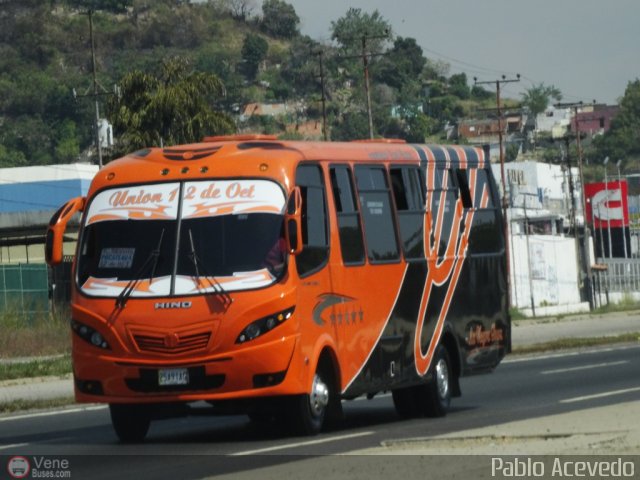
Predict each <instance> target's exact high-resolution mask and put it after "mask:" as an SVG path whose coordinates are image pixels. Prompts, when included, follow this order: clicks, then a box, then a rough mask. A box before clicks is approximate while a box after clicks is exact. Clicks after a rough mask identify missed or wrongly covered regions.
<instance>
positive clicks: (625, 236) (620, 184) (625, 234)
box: [616, 158, 627, 259]
mask: <svg viewBox="0 0 640 480" xmlns="http://www.w3.org/2000/svg"><path fill="white" fill-rule="evenodd" d="M621 164H622V159H621V158H620V159H618V161H617V162H616V168H617V169H618V190H619V191H620V199H621V200H622V202H623V206H624V197H623V196H622V180H621V175H620V165H621ZM622 245H623V248H624V258H625V259H626V258H627V227H625V225H624V215H623V218H622Z"/></svg>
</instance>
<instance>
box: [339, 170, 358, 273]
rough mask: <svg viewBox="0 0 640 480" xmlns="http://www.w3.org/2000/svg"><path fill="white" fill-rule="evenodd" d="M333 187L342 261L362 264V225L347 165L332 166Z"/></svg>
mask: <svg viewBox="0 0 640 480" xmlns="http://www.w3.org/2000/svg"><path fill="white" fill-rule="evenodd" d="M331 189H332V191H333V199H334V202H335V205H336V214H337V217H338V228H339V234H340V249H341V251H342V261H343V262H344V263H345V264H347V265H348V264H352V265H353V264H362V263H364V245H363V243H362V227H361V225H360V214H359V212H358V204H357V202H356V199H355V195H354V191H353V181H352V178H351V170H350V169H349V167H347V166H346V165H345V166H336V167H332V168H331Z"/></svg>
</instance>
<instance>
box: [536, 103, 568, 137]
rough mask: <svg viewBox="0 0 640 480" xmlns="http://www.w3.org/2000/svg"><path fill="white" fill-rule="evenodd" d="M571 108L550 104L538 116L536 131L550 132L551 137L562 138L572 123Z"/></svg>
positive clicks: (538, 132)
mask: <svg viewBox="0 0 640 480" xmlns="http://www.w3.org/2000/svg"><path fill="white" fill-rule="evenodd" d="M571 117H572V113H571V109H570V108H556V107H554V106H549V107H548V108H547V109H546V110H545V111H544V112H542V113H539V114H538V115H537V116H536V133H537V134H540V133H542V134H545V133H546V134H549V135H551V138H562V137H564V136H565V135H566V134H567V132H568V131H569V126H570V125H571Z"/></svg>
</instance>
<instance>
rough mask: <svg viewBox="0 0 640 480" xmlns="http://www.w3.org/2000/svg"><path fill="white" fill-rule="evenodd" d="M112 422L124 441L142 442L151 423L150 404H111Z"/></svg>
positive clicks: (117, 433)
mask: <svg viewBox="0 0 640 480" xmlns="http://www.w3.org/2000/svg"><path fill="white" fill-rule="evenodd" d="M109 413H110V414H111V424H112V425H113V429H114V430H115V432H116V435H117V436H118V438H119V439H120V441H121V442H122V443H138V442H142V441H143V440H144V438H145V437H146V436H147V432H148V431H149V426H150V425H151V416H150V415H149V408H148V405H140V404H120V403H111V404H109Z"/></svg>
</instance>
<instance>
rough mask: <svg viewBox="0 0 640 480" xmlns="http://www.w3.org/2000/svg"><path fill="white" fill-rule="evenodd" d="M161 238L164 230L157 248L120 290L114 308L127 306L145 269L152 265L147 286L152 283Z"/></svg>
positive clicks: (161, 234) (158, 256)
mask: <svg viewBox="0 0 640 480" xmlns="http://www.w3.org/2000/svg"><path fill="white" fill-rule="evenodd" d="M163 238H164V228H163V229H162V232H160V239H159V240H158V246H157V247H156V248H155V250H151V252H150V253H149V256H148V257H147V259H146V260H145V261H144V263H143V264H142V266H141V267H140V270H138V271H137V272H136V274H135V275H134V276H133V278H132V279H131V280H129V282H128V283H127V285H125V287H124V288H123V289H122V292H120V295H118V298H116V308H124V306H125V305H126V304H127V300H129V297H130V296H131V294H132V293H133V292H134V291H135V289H136V285H138V283H139V282H140V280H142V276H143V275H144V272H146V271H147V267H148V266H149V265H152V267H151V275H150V276H149V285H151V283H152V282H153V277H155V275H156V268H157V266H158V260H159V259H160V247H161V246H162V239H163ZM152 262H153V263H152Z"/></svg>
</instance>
